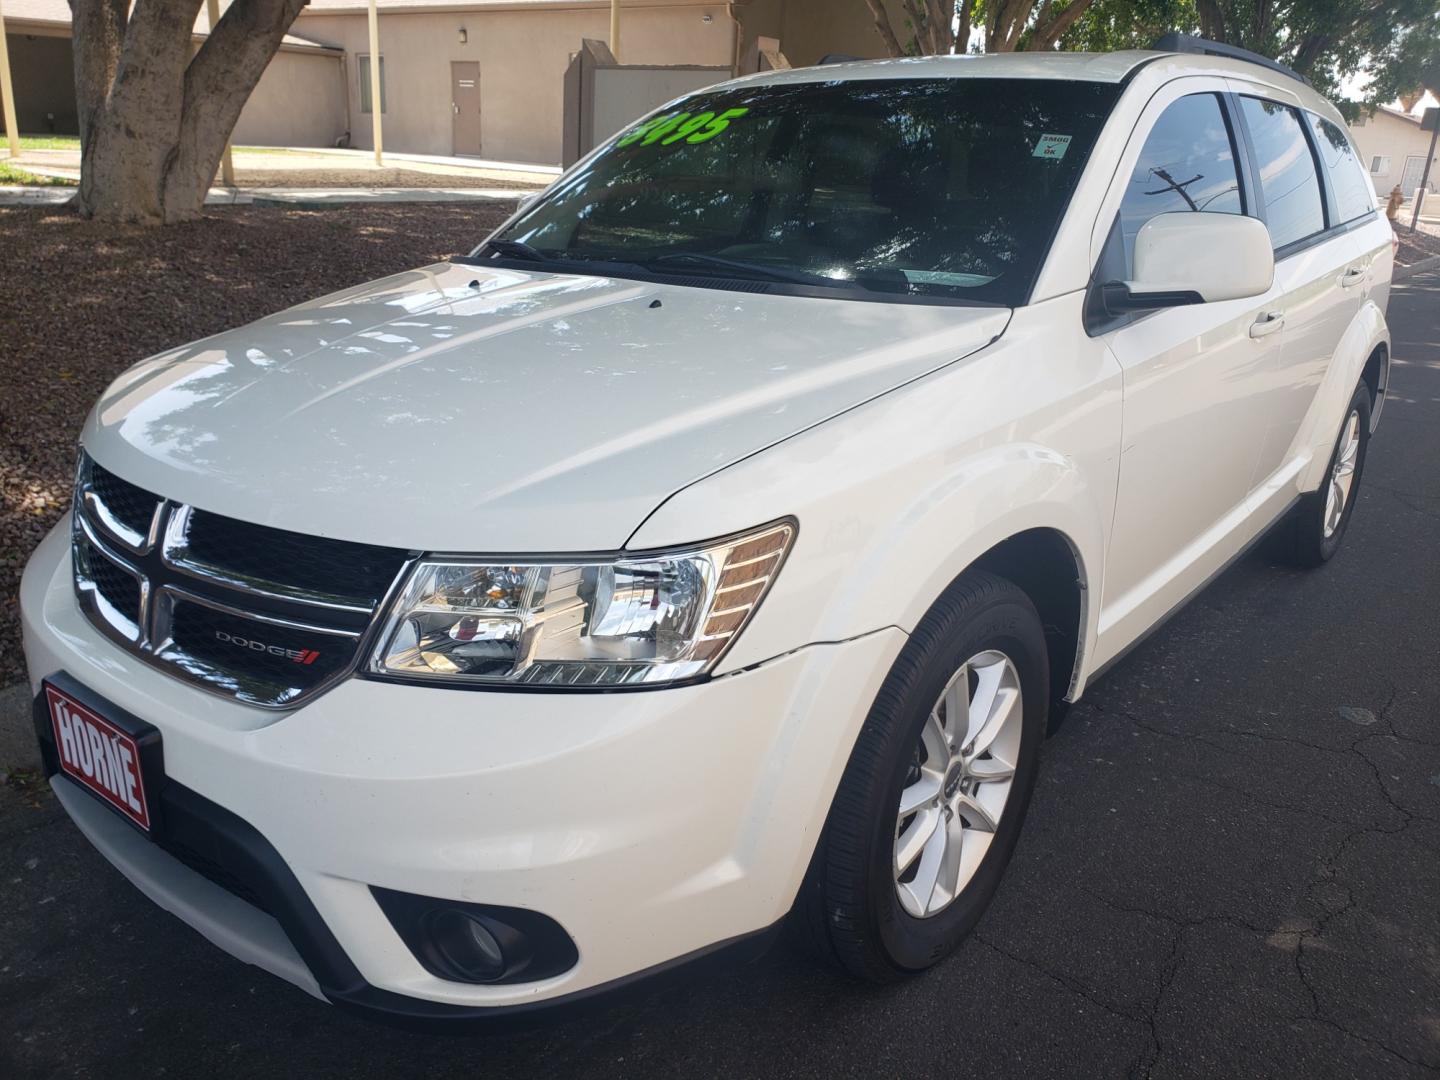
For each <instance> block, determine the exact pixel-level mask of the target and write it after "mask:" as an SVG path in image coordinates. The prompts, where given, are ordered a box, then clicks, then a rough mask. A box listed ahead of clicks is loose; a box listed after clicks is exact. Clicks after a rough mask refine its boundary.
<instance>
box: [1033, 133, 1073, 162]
mask: <svg viewBox="0 0 1440 1080" xmlns="http://www.w3.org/2000/svg"><path fill="white" fill-rule="evenodd" d="M1069 149H1070V136H1069V135H1041V136H1040V141H1039V142H1037V143H1036V144H1035V153H1034V155H1033V156H1034V157H1038V158H1049V159H1050V160H1051V161H1059V160H1060V159H1061V158H1063V157H1064V156H1065V151H1066V150H1069Z"/></svg>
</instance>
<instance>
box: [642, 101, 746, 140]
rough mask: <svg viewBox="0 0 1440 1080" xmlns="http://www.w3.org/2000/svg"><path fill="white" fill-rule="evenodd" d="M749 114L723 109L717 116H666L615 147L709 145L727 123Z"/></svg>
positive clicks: (647, 123)
mask: <svg viewBox="0 0 1440 1080" xmlns="http://www.w3.org/2000/svg"><path fill="white" fill-rule="evenodd" d="M749 111H750V110H749V109H726V110H725V111H724V112H722V113H719V114H716V113H713V112H698V113H693V114H692V113H688V112H676V113H667V114H666V115H664V116H656V117H653V118H651V119H649V120H646V121H645V122H644V123H643V124H640V125H638V126H636V127H634V128H631V129H630V130H629V131H627V132H626V133H625V134H624V135H622V136H620V138H619V139H617V140H616V141H615V145H616V146H631V145H633V144H635V143H639V144H640V145H641V146H654V145H655V144H656V143H658V144H659V145H661V146H673V145H674V144H675V143H678V142H686V143H691V144H694V143H703V142H709V141H710V140H711V139H713V138H715V136H716V135H719V134H720V133H721V132H722V131H724V130H725V129H726V128H728V127H729V126H730V121H732V120H736V119H738V118H740V117H742V116H744V115H745V114H746V113H748V112H749Z"/></svg>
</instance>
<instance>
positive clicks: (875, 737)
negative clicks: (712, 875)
mask: <svg viewBox="0 0 1440 1080" xmlns="http://www.w3.org/2000/svg"><path fill="white" fill-rule="evenodd" d="M1049 685H1050V679H1049V666H1048V658H1047V654H1046V649H1045V635H1044V629H1043V627H1042V625H1041V622H1040V618H1039V616H1038V615H1037V614H1036V611H1035V608H1034V606H1033V605H1032V604H1031V603H1030V600H1029V598H1028V597H1027V596H1026V595H1025V593H1024V592H1022V591H1021V590H1020V589H1019V588H1017V587H1016V586H1015V585H1013V584H1011V583H1010V582H1008V581H1006V580H1004V579H1003V578H999V577H995V576H994V575H991V574H986V573H979V572H976V573H971V574H967V575H966V576H965V577H963V578H962V579H961V580H960V581H959V582H957V583H956V585H955V586H953V587H952V588H951V589H950V590H949V591H948V592H947V593H946V595H945V596H944V597H942V598H941V600H940V601H939V602H938V603H937V604H936V605H935V607H934V608H933V609H931V611H930V612H929V613H928V614H927V615H926V617H925V619H924V620H922V622H921V624H920V626H919V627H917V628H916V631H915V633H914V635H912V637H911V640H910V642H909V643H908V644H907V645H906V648H905V650H904V651H903V652H902V653H901V655H900V658H899V659H898V660H897V661H896V662H895V666H894V668H892V669H891V672H890V674H889V676H888V677H887V679H886V681H885V684H884V686H883V687H882V688H881V691H880V693H879V695H878V696H877V698H876V700H875V703H874V705H873V706H872V708H871V710H870V714H869V716H868V717H867V718H866V721H865V725H864V728H863V730H862V732H861V735H860V738H859V741H858V742H857V744H856V747H855V750H854V752H853V753H852V755H851V759H850V762H849V764H848V765H847V767H846V770H845V775H844V777H843V779H842V780H841V784H840V789H839V791H838V792H837V794H836V797H835V802H834V805H833V806H832V808H831V812H830V818H829V821H828V822H827V824H826V828H825V834H824V836H823V837H822V839H821V843H820V847H819V849H818V850H817V852H816V855H815V859H814V860H813V862H812V865H811V869H810V873H809V875H808V877H807V881H806V886H805V892H804V893H803V894H802V898H801V903H800V905H799V906H798V908H797V911H796V918H797V919H798V920H802V921H803V922H804V923H805V926H804V931H805V936H806V938H807V940H808V941H809V943H810V944H811V945H812V947H815V948H817V949H818V950H819V951H820V952H822V954H824V955H827V956H829V957H830V958H831V959H833V960H835V961H837V962H838V963H839V964H840V965H841V966H843V967H844V968H846V969H848V970H849V971H851V972H853V973H854V974H856V975H859V976H861V977H864V978H868V979H873V980H877V981H891V980H894V979H898V978H901V977H903V976H905V975H907V974H910V973H913V972H917V971H921V970H923V969H925V968H927V967H929V966H930V965H931V964H934V963H935V962H936V961H938V960H940V959H942V958H943V957H945V956H946V955H948V954H949V953H950V952H951V951H953V950H954V949H955V948H956V946H958V945H959V944H960V942H961V941H962V940H963V938H964V936H965V935H966V934H967V933H968V932H969V931H970V929H971V928H972V927H973V926H974V925H975V923H976V922H977V921H978V920H979V918H980V915H981V914H982V913H983V912H984V910H985V907H986V905H988V904H989V902H990V899H991V897H992V896H993V895H994V893H995V890H996V888H997V886H998V885H999V882H1000V877H1001V874H1002V873H1003V871H1004V869H1005V866H1006V864H1007V863H1008V862H1009V860H1010V855H1011V852H1012V851H1013V850H1014V847H1015V842H1016V839H1017V838H1018V836H1019V833H1020V825H1021V822H1022V820H1023V818H1024V816H1025V810H1026V807H1027V806H1028V804H1029V801H1030V794H1031V791H1032V790H1033V788H1034V784H1035V773H1036V768H1037V765H1038V762H1039V754H1040V743H1041V742H1042V741H1043V738H1044V733H1045V725H1046V711H1047V705H1048V696H1049V695H1048V690H1049Z"/></svg>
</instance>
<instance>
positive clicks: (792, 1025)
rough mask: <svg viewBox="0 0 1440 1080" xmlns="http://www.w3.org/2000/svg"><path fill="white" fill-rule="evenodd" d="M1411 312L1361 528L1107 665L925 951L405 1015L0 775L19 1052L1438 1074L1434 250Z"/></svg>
mask: <svg viewBox="0 0 1440 1080" xmlns="http://www.w3.org/2000/svg"><path fill="white" fill-rule="evenodd" d="M1390 315H1391V321H1392V325H1393V329H1394V333H1395V363H1394V369H1393V377H1392V390H1391V397H1390V400H1389V401H1388V403H1387V404H1386V406H1385V415H1384V418H1383V422H1382V425H1381V428H1380V432H1379V434H1378V435H1377V436H1376V438H1375V440H1374V442H1373V443H1372V444H1371V448H1370V457H1369V462H1368V464H1367V467H1366V473H1365V476H1364V480H1363V484H1362V487H1361V495H1360V503H1359V504H1358V506H1357V508H1356V515H1355V518H1354V521H1353V522H1352V525H1351V528H1350V532H1349V534H1348V536H1347V538H1346V543H1345V547H1344V549H1343V550H1342V552H1341V553H1340V555H1339V556H1338V557H1337V558H1336V559H1335V560H1334V561H1333V562H1332V563H1331V564H1330V565H1329V566H1327V567H1325V568H1324V569H1322V570H1319V571H1316V572H1310V573H1304V572H1298V571H1294V570H1290V569H1286V568H1284V567H1282V566H1279V565H1277V564H1276V563H1274V562H1273V561H1271V559H1270V558H1269V556H1268V555H1267V553H1266V551H1265V549H1264V548H1263V546H1262V547H1261V548H1259V549H1257V550H1256V551H1255V552H1254V553H1253V554H1251V555H1249V556H1247V557H1246V558H1245V559H1244V560H1242V561H1241V562H1240V563H1238V564H1237V565H1236V566H1235V567H1233V568H1232V569H1231V570H1230V571H1228V572H1227V573H1226V574H1225V575H1223V576H1222V577H1221V578H1220V579H1219V580H1217V581H1216V582H1215V583H1214V584H1213V585H1212V586H1211V587H1210V588H1208V589H1207V590H1206V591H1205V592H1203V593H1202V594H1201V595H1200V596H1199V597H1198V598H1196V600H1195V601H1194V602H1193V603H1192V604H1191V605H1190V606H1189V607H1188V608H1186V609H1185V610H1184V611H1183V612H1181V613H1180V614H1179V615H1177V616H1176V617H1175V618H1174V619H1173V620H1172V621H1171V622H1170V624H1169V625H1168V626H1166V627H1165V628H1164V629H1162V630H1161V631H1160V632H1158V633H1157V634H1156V635H1154V636H1153V637H1152V638H1150V639H1149V640H1148V641H1147V642H1146V643H1145V644H1144V645H1142V646H1141V647H1140V648H1139V649H1137V650H1136V651H1135V652H1134V653H1133V654H1131V656H1130V657H1129V658H1128V659H1126V660H1125V661H1124V662H1123V663H1122V664H1121V665H1119V666H1118V667H1117V668H1116V669H1115V670H1114V671H1113V672H1112V673H1111V674H1110V675H1108V676H1107V677H1106V678H1105V679H1104V680H1102V681H1101V682H1100V683H1098V684H1097V685H1095V686H1094V687H1093V688H1092V690H1091V692H1090V693H1089V694H1088V695H1087V697H1086V699H1085V701H1084V702H1083V703H1082V704H1080V705H1078V706H1076V707H1075V708H1074V709H1073V710H1072V712H1071V714H1070V717H1069V719H1068V720H1067V721H1066V723H1065V725H1064V727H1063V728H1062V729H1061V730H1060V732H1059V733H1058V734H1057V735H1056V736H1055V737H1054V738H1053V739H1052V740H1051V741H1050V742H1049V743H1048V744H1047V746H1046V751H1045V759H1044V764H1043V766H1042V772H1041V778H1040V785H1039V790H1038V792H1037V794H1036V798H1035V801H1034V803H1033V805H1032V808H1031V811H1030V818H1029V821H1028V822H1027V824H1026V828H1025V833H1024V835H1023V836H1022V838H1021V841H1020V846H1019V849H1018V851H1017V853H1016V856H1015V859H1014V862H1013V864H1012V865H1011V868H1010V871H1009V874H1008V876H1007V878H1006V880H1005V882H1004V884H1003V885H1002V887H1001V890H1000V893H999V895H998V897H997V898H996V900H995V903H994V905H993V906H992V907H991V909H990V911H989V912H988V913H987V914H986V916H985V918H984V919H983V920H982V922H981V923H980V926H979V930H978V932H977V933H976V934H975V935H974V936H973V937H972V938H970V939H969V941H968V942H967V943H966V944H965V946H964V947H963V948H962V949H961V950H960V952H959V953H958V954H957V955H956V956H954V957H953V958H951V959H950V960H948V961H946V962H945V963H943V964H942V965H940V966H939V967H938V968H936V969H935V970H933V971H932V972H930V973H929V974H927V975H925V976H923V977H920V978H917V979H914V980H912V981H910V982H908V983H906V984H904V985H902V986H899V987H893V988H886V989H876V988H873V987H869V986H863V985H858V984H855V983H852V982H849V981H846V980H845V979H843V978H841V977H839V976H836V975H834V974H831V973H829V972H827V971H823V970H820V969H818V968H817V967H815V966H813V965H812V964H811V963H810V962H809V961H808V960H806V959H804V958H803V957H800V956H798V955H796V954H793V953H791V952H789V951H787V950H786V949H785V948H784V947H781V948H779V949H777V950H776V951H773V952H772V953H771V954H769V955H768V956H766V957H764V958H763V959H760V960H758V961H755V962H753V963H751V964H748V965H744V966H738V967H732V968H730V969H728V970H724V971H722V972H720V973H717V974H713V975H710V976H707V977H704V978H700V979H696V980H693V981H688V982H685V983H683V984H681V985H679V986H675V987H670V988H667V989H665V990H663V991H659V992H655V993H653V994H651V995H649V996H648V997H642V998H641V999H639V1000H638V1001H635V1002H633V1003H630V1004H626V1005H624V1006H615V1007H611V1008H605V1009H601V1010H599V1011H594V1012H592V1013H589V1014H586V1015H583V1016H581V1017H578V1018H574V1019H569V1020H565V1021H561V1022H553V1023H544V1024H539V1025H537V1026H532V1027H527V1028H525V1029H522V1030H515V1031H500V1032H492V1033H488V1034H483V1035H474V1036H464V1037H444V1036H424V1035H416V1034H410V1033H406V1032H399V1031H394V1030H390V1029H387V1028H382V1027H377V1026H373V1025H371V1024H367V1023H366V1022H364V1021H361V1020H357V1019H354V1018H351V1017H349V1016H347V1015H344V1014H342V1013H340V1012H339V1011H338V1010H335V1009H332V1008H329V1007H327V1006H324V1005H322V1004H319V1003H318V1002H315V1001H313V1000H312V999H310V998H308V997H306V996H304V995H303V994H301V993H300V992H299V991H297V990H294V989H292V988H291V987H289V986H288V985H286V984H284V983H281V982H279V981H277V980H275V979H273V978H271V977H270V976H268V975H265V974H263V973H261V972H259V971H257V970H255V969H253V968H248V967H246V966H244V965H243V964H241V963H239V962H237V961H235V960H231V959H230V958H229V957H227V956H225V955H223V954H221V953H220V952H218V951H216V950H215V949H214V948H212V947H211V946H210V945H208V944H207V943H206V942H204V941H203V940H202V939H201V938H200V937H199V936H198V935H196V934H194V933H193V932H192V931H190V930H189V929H188V928H186V927H185V926H184V925H182V924H181V923H179V922H177V921H176V920H174V919H173V918H171V917H170V916H169V915H166V914H165V913H163V912H162V911H160V910H159V909H157V908H155V907H153V906H152V905H151V904H150V903H149V902H148V901H146V900H145V899H144V898H143V897H141V896H140V894H139V893H137V892H136V891H135V890H134V889H132V888H131V887H130V886H129V884H128V883H126V882H125V881H124V879H123V878H121V877H120V875H119V874H118V873H117V872H116V871H114V870H112V869H111V868H110V867H109V865H108V864H106V863H105V862H104V860H103V859H101V858H100V857H99V856H98V855H96V854H95V853H94V852H93V851H92V850H91V849H90V847H89V846H88V845H87V844H86V842H85V841H84V840H83V839H82V838H81V836H80V834H79V833H78V832H77V831H76V829H75V828H74V827H73V826H72V825H71V824H70V823H69V822H68V820H67V819H66V818H65V815H64V814H63V813H62V812H61V811H60V810H59V808H58V807H57V806H56V804H55V802H54V800H53V799H52V798H49V797H46V796H43V795H42V797H41V798H40V799H39V801H38V806H32V805H30V803H29V802H28V801H27V799H26V798H25V797H24V796H23V794H22V793H21V792H19V791H17V790H14V789H0V883H3V885H0V889H3V891H0V898H3V915H0V1075H4V1076H7V1077H22V1076H57V1075H59V1076H66V1075H85V1076H107V1077H108V1076H117V1077H120V1076H123V1077H134V1076H159V1075H161V1074H164V1075H170V1076H182V1077H196V1076H205V1077H207V1078H210V1080H213V1078H219V1077H227V1076H261V1075H263V1076H276V1075H282V1076H290V1075H294V1076H302V1075H303V1076H317V1077H321V1076H323V1077H330V1076H334V1077H350V1078H363V1077H377V1078H378V1077H383V1078H392V1077H401V1076H422V1075H423V1076H426V1077H447V1076H462V1075H463V1076H466V1077H475V1076H486V1077H506V1076H517V1077H518V1076H524V1077H532V1076H551V1075H560V1076H571V1075H577V1076H580V1075H583V1076H617V1077H618V1076H623V1077H651V1076H715V1075H724V1076H728V1077H735V1076H766V1077H769V1076H777V1077H798V1076H825V1077H842V1076H940V1075H957V1076H958V1075H969V1076H979V1077H1008V1076H1016V1077H1028V1078H1037V1077H1048V1076H1083V1077H1120V1076H1153V1077H1190V1076H1193V1077H1242V1076H1243V1077H1258V1076H1305V1077H1311V1078H1313V1077H1364V1078H1366V1080H1372V1078H1384V1077H1422V1076H1429V1077H1434V1076H1435V1075H1436V1074H1437V1072H1440V670H1437V663H1436V660H1437V640H1440V638H1437V632H1440V561H1437V555H1440V541H1437V523H1440V479H1437V477H1440V276H1437V275H1434V274H1431V275H1422V276H1420V277H1417V278H1414V279H1412V280H1411V281H1410V282H1408V283H1406V285H1405V286H1403V287H1399V288H1397V289H1396V292H1395V296H1394V298H1393V300H1392V303H1391V309H1390ZM1219 437H1223V435H1222V433H1219V432H1217V438H1219Z"/></svg>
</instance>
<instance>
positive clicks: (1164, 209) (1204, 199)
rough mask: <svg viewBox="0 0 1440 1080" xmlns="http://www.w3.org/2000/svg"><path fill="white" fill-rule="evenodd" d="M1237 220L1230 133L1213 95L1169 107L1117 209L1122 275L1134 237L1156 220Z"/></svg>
mask: <svg viewBox="0 0 1440 1080" xmlns="http://www.w3.org/2000/svg"><path fill="white" fill-rule="evenodd" d="M1177 211H1179V212H1187V211H1208V212H1210V213H1221V214H1241V213H1244V211H1245V208H1244V205H1243V204H1242V202H1241V199H1240V178H1239V175H1238V174H1237V172H1236V168H1235V147H1234V145H1233V143H1232V141H1231V138H1230V128H1229V126H1228V125H1227V124H1226V123H1225V115H1224V113H1222V112H1221V110H1220V101H1219V99H1218V98H1217V97H1216V96H1215V95H1214V94H1193V95H1191V96H1190V97H1183V98H1180V99H1179V100H1178V101H1176V102H1173V103H1172V104H1171V105H1170V106H1169V107H1168V108H1167V109H1166V110H1165V111H1164V112H1163V113H1161V114H1160V119H1158V120H1157V121H1155V126H1154V127H1153V128H1151V130H1150V134H1149V136H1147V137H1146V139H1145V145H1144V147H1143V148H1142V149H1141V151H1140V158H1139V160H1138V161H1136V163H1135V169H1134V171H1133V172H1132V173H1131V174H1130V182H1129V184H1128V185H1127V186H1126V188H1125V197H1124V200H1123V201H1122V202H1121V203H1120V218H1119V225H1120V235H1121V239H1122V242H1123V244H1124V251H1125V272H1124V274H1123V275H1121V276H1123V277H1125V278H1129V277H1130V276H1131V272H1132V270H1133V269H1134V261H1133V259H1134V252H1135V234H1136V233H1138V232H1139V231H1140V227H1141V226H1142V225H1144V224H1145V223H1146V222H1147V221H1149V220H1150V219H1151V218H1152V217H1154V216H1155V215H1156V214H1168V213H1173V212H1177Z"/></svg>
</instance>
